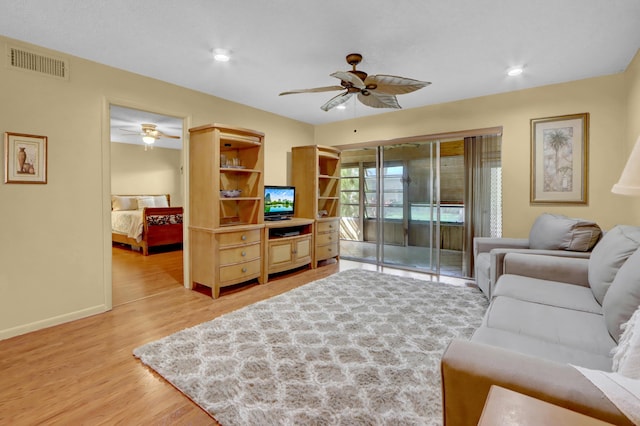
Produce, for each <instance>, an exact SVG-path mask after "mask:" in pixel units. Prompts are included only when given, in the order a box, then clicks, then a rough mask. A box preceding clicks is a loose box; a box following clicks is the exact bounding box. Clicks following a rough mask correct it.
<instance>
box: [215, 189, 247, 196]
mask: <svg viewBox="0 0 640 426" xmlns="http://www.w3.org/2000/svg"><path fill="white" fill-rule="evenodd" d="M241 193H242V191H240V190H239V189H223V190H220V195H222V196H223V197H225V198H235V197H239V196H240V194H241Z"/></svg>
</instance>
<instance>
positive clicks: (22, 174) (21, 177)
mask: <svg viewBox="0 0 640 426" xmlns="http://www.w3.org/2000/svg"><path fill="white" fill-rule="evenodd" d="M4 182H5V183H47V137H46V136H37V135H27V134H24V133H10V132H6V133H5V134H4Z"/></svg>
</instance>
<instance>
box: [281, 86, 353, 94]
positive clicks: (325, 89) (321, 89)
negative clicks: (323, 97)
mask: <svg viewBox="0 0 640 426" xmlns="http://www.w3.org/2000/svg"><path fill="white" fill-rule="evenodd" d="M342 89H344V87H342V86H326V87H316V88H314V89H299V90H289V91H287V92H282V93H280V96H282V95H293V94H296V93H317V92H332V91H334V90H342Z"/></svg>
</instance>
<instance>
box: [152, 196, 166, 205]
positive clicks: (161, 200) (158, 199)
mask: <svg viewBox="0 0 640 426" xmlns="http://www.w3.org/2000/svg"><path fill="white" fill-rule="evenodd" d="M153 203H154V204H155V207H169V202H168V201H167V196H166V195H156V196H154V197H153Z"/></svg>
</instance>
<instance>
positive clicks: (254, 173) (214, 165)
mask: <svg viewBox="0 0 640 426" xmlns="http://www.w3.org/2000/svg"><path fill="white" fill-rule="evenodd" d="M189 132H190V143H189V158H190V165H189V167H190V173H189V187H190V197H189V207H190V209H189V211H190V226H189V235H190V244H191V265H190V268H191V279H192V284H193V283H197V284H201V285H205V286H207V287H210V288H211V289H212V291H211V293H212V296H213V297H214V298H217V297H218V295H219V291H220V287H224V286H228V285H233V284H238V283H242V282H245V281H249V280H252V279H256V278H257V279H258V280H259V281H262V252H263V242H262V229H263V228H264V224H263V203H264V201H263V198H262V197H263V191H264V173H263V170H264V134H263V133H261V132H257V131H254V130H249V129H243V128H240V127H233V126H226V125H221V124H209V125H205V126H200V127H195V128H192V129H189ZM228 191H239V192H238V193H237V194H230V193H229V192H228Z"/></svg>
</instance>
